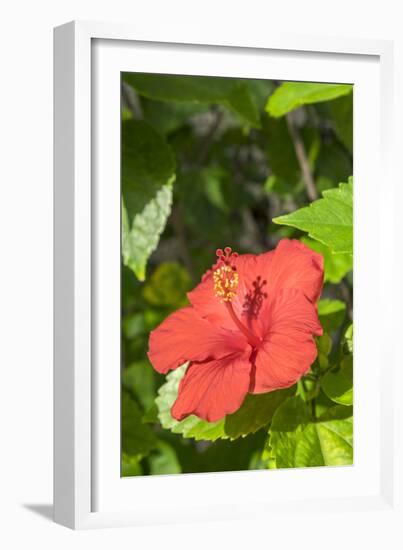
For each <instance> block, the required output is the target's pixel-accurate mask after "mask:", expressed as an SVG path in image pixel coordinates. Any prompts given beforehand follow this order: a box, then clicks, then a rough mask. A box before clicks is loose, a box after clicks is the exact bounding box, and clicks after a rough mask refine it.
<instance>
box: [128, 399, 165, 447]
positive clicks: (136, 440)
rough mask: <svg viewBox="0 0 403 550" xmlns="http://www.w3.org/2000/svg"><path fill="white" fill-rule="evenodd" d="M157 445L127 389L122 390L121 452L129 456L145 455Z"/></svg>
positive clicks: (152, 433)
mask: <svg viewBox="0 0 403 550" xmlns="http://www.w3.org/2000/svg"><path fill="white" fill-rule="evenodd" d="M156 446H157V439H156V437H155V435H154V432H153V431H152V430H151V428H150V427H149V426H148V425H146V424H143V423H142V413H141V410H140V408H139V406H138V405H137V404H136V402H135V401H134V400H133V399H132V398H131V397H130V395H129V394H128V393H127V391H123V392H122V452H123V453H126V454H127V455H131V456H146V455H147V454H148V453H149V452H150V451H151V450H152V449H155V448H156Z"/></svg>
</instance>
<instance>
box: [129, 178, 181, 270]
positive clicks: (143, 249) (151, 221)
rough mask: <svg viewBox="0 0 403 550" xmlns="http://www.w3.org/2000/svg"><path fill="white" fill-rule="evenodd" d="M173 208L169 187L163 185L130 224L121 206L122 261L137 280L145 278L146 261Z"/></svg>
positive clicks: (156, 243)
mask: <svg viewBox="0 0 403 550" xmlns="http://www.w3.org/2000/svg"><path fill="white" fill-rule="evenodd" d="M171 206H172V186H171V185H170V184H167V185H164V186H163V187H162V188H161V189H160V190H159V191H157V194H156V196H155V198H154V199H152V200H151V201H150V202H149V203H148V204H147V206H146V207H145V208H144V211H143V212H142V213H140V214H137V215H136V216H135V217H134V218H133V221H132V223H130V220H129V217H128V214H127V211H126V208H125V205H124V204H123V203H122V254H123V261H124V263H125V265H127V267H130V268H131V269H132V270H133V271H134V273H135V274H136V276H137V278H138V279H139V280H140V281H144V280H145V278H146V265H147V260H148V258H149V257H150V255H151V253H152V252H154V250H155V249H156V248H157V246H158V242H159V238H160V235H161V233H162V232H163V230H164V229H165V224H166V222H167V219H168V216H169V214H170V213H171Z"/></svg>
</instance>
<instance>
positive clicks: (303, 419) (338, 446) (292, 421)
mask: <svg viewBox="0 0 403 550" xmlns="http://www.w3.org/2000/svg"><path fill="white" fill-rule="evenodd" d="M341 409H344V410H340V409H339V407H332V408H331V409H329V411H328V412H327V413H325V414H324V415H323V416H321V417H320V418H319V419H318V420H316V421H313V420H312V419H311V416H310V413H309V409H308V407H307V406H306V404H305V403H304V402H303V400H302V399H301V398H300V397H298V396H297V397H292V398H290V399H288V400H287V401H285V402H284V403H283V404H282V405H280V407H279V408H278V409H277V411H276V413H275V415H274V417H273V421H272V424H271V428H270V447H271V449H272V451H273V454H274V456H275V460H276V466H277V468H301V467H308V466H341V465H348V464H352V462H353V418H352V410H351V408H347V407H341Z"/></svg>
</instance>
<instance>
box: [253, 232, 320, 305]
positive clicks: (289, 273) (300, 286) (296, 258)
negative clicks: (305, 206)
mask: <svg viewBox="0 0 403 550" xmlns="http://www.w3.org/2000/svg"><path fill="white" fill-rule="evenodd" d="M265 256H266V255H265V254H263V255H262V256H260V257H258V259H259V264H260V265H259V266H258V269H260V270H261V271H264V272H265V273H264V277H265V278H267V288H268V292H271V293H273V292H277V291H278V290H280V289H282V288H294V289H297V290H300V291H301V292H303V293H304V294H305V296H306V297H307V298H308V299H309V300H310V301H311V302H317V300H318V299H319V296H320V293H321V291H322V286H323V257H322V255H321V254H318V253H317V252H314V251H313V250H311V249H310V248H308V247H307V246H305V245H304V244H303V243H301V242H300V241H297V240H294V239H291V240H290V239H282V240H281V241H280V242H279V244H278V245H277V248H276V249H275V251H274V255H273V258H271V259H270V260H271V261H270V263H269V264H268V265H264V264H267V258H265ZM262 275H263V273H262Z"/></svg>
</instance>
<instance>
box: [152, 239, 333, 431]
mask: <svg viewBox="0 0 403 550" xmlns="http://www.w3.org/2000/svg"><path fill="white" fill-rule="evenodd" d="M217 256H218V261H217V263H216V264H215V265H214V266H213V267H212V269H211V270H209V271H208V272H207V273H206V274H205V275H204V276H203V278H202V282H201V283H200V284H199V285H198V286H197V287H196V288H195V289H194V290H192V291H191V292H189V293H188V298H189V301H190V305H189V306H187V307H184V308H182V309H179V310H178V311H176V312H175V313H172V314H171V315H169V317H167V318H166V319H165V320H164V321H163V322H162V323H161V324H160V325H159V326H158V327H157V328H156V329H155V330H154V331H152V332H151V335H150V340H149V352H148V357H149V359H150V361H151V363H152V365H153V367H154V368H155V369H156V370H157V371H158V372H161V373H164V374H165V373H167V372H168V371H169V370H171V369H176V368H177V367H179V366H180V365H182V364H183V363H185V362H187V361H189V366H188V368H187V370H186V374H185V376H184V377H183V378H182V380H181V383H180V385H179V392H178V397H177V399H176V401H175V403H174V405H173V407H172V409H171V413H172V416H173V417H174V418H176V419H177V420H182V419H183V418H185V417H186V416H188V415H190V414H195V415H197V416H198V417H200V418H203V419H204V420H207V421H209V422H214V421H216V420H219V419H220V418H223V417H224V416H225V415H227V414H230V413H233V412H235V411H236V410H237V409H238V408H239V407H240V406H241V405H242V402H243V400H244V398H245V396H246V394H247V393H248V392H249V393H255V394H256V393H265V392H270V391H273V390H277V389H280V388H287V387H289V386H292V385H293V384H295V383H296V382H297V381H298V380H299V379H300V378H301V376H303V375H304V374H305V373H306V372H307V371H308V370H309V368H310V366H311V365H312V363H313V362H314V360H315V358H316V355H317V351H316V346H315V342H314V339H313V335H315V334H316V335H321V334H322V332H323V331H322V327H321V326H320V323H319V320H318V315H317V307H316V304H317V301H318V299H319V296H320V293H321V290H322V285H323V258H322V256H321V255H320V254H317V253H316V252H313V251H312V250H310V249H309V248H307V247H306V246H305V245H303V244H302V243H300V242H299V241H296V240H288V239H283V240H281V241H280V243H279V244H278V246H277V248H276V249H275V250H273V251H271V252H266V253H265V254H260V255H254V254H243V255H240V256H238V254H236V253H232V251H231V249H230V248H229V247H227V248H226V249H225V254H224V253H223V251H222V250H217Z"/></svg>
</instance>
